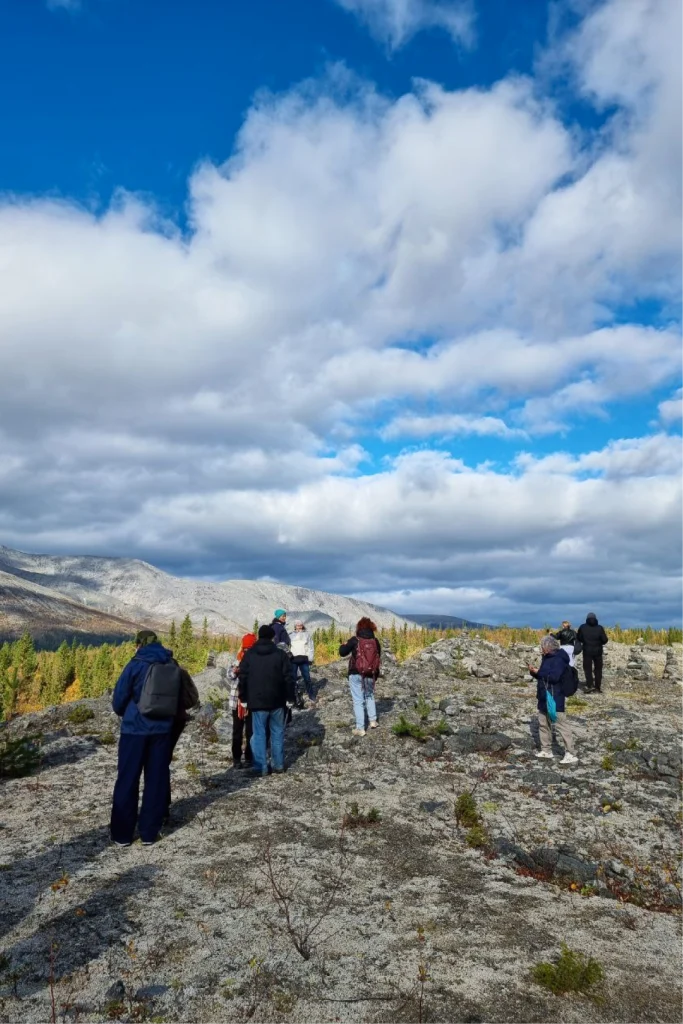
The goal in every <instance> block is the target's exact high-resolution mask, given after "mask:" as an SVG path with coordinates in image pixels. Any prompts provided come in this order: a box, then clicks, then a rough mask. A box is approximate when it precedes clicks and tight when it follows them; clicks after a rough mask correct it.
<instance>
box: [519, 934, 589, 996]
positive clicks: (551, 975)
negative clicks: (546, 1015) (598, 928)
mask: <svg viewBox="0 0 683 1024" xmlns="http://www.w3.org/2000/svg"><path fill="white" fill-rule="evenodd" d="M561 948H562V952H561V953H560V955H559V957H558V958H557V960H556V962H555V963H553V964H549V963H540V964H536V966H535V967H533V968H532V970H531V975H532V977H533V979H534V981H536V982H537V983H538V984H539V985H542V986H543V987H544V988H547V989H550V991H551V992H553V993H554V994H555V995H561V994H562V993H563V992H586V991H587V990H588V989H589V988H591V986H592V985H595V984H596V982H598V981H602V979H603V978H604V976H605V972H604V971H603V969H602V966H601V964H600V963H599V962H598V961H597V960H594V959H593V958H592V957H587V956H585V955H584V954H583V953H579V952H577V951H576V950H574V949H570V948H569V946H567V944H566V943H565V942H563V943H562V947H561Z"/></svg>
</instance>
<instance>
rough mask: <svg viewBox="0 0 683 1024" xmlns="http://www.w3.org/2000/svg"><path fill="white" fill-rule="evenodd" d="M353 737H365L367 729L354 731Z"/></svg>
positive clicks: (352, 731)
mask: <svg viewBox="0 0 683 1024" xmlns="http://www.w3.org/2000/svg"><path fill="white" fill-rule="evenodd" d="M351 735H352V736H365V729H352V730H351Z"/></svg>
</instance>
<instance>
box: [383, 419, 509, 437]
mask: <svg viewBox="0 0 683 1024" xmlns="http://www.w3.org/2000/svg"><path fill="white" fill-rule="evenodd" d="M380 433H381V435H382V437H383V438H384V439H385V440H390V439H391V438H396V437H419V438H425V437H433V436H435V435H440V436H442V437H454V436H456V435H458V434H474V435H476V436H479V437H519V436H524V432H523V431H521V430H515V429H513V428H511V427H508V425H507V424H506V423H505V421H504V420H501V419H499V418H498V417H497V416H474V415H469V414H468V415H458V414H454V415H451V414H448V413H444V414H442V415H434V416H414V415H406V416H397V417H396V418H395V419H393V420H391V422H390V423H388V424H387V426H386V427H383V428H382V430H381V431H380Z"/></svg>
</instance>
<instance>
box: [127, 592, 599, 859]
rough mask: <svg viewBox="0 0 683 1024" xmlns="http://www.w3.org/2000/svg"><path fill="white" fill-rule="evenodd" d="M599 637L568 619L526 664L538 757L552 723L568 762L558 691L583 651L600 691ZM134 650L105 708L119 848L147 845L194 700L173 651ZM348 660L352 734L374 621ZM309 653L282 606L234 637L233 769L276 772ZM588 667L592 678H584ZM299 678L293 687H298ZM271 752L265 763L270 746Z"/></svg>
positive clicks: (343, 652)
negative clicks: (115, 745)
mask: <svg viewBox="0 0 683 1024" xmlns="http://www.w3.org/2000/svg"><path fill="white" fill-rule="evenodd" d="M606 643H607V635H606V633H605V631H604V629H603V627H602V626H601V625H600V624H599V623H598V620H597V618H596V616H595V615H594V614H593V613H591V614H589V615H588V616H587V617H586V621H585V623H584V624H583V625H582V626H580V627H579V629H578V631H577V632H575V631H574V630H573V629H572V627H571V624H570V623H569V622H566V621H565V622H563V623H562V628H561V629H560V630H559V631H558V632H557V633H554V634H549V635H548V636H545V637H544V638H543V640H542V641H541V654H542V658H541V664H540V666H539V667H538V668H535V667H532V666H529V671H530V672H531V674H532V676H533V677H534V678H535V679H536V683H537V694H536V695H537V706H538V724H539V733H540V740H541V749H540V750H539V751H537V752H536V756H537V757H540V758H552V757H553V752H552V738H553V736H552V728H553V725H554V726H555V727H556V728H557V731H558V733H559V735H560V738H561V739H562V741H563V743H564V746H565V755H564V758H563V759H562V761H561V762H560V763H561V764H576V763H577V761H578V758H577V757H576V754H575V753H574V745H573V738H572V733H571V729H570V727H569V723H568V721H567V717H566V713H565V700H566V697H567V696H569V695H571V694H572V693H575V692H576V689H577V686H578V673H577V672H576V668H575V659H576V656H577V655H578V654H583V665H584V671H585V674H586V684H587V687H588V688H589V690H594V692H596V693H600V692H601V687H602V650H603V647H604V645H605V644H606ZM135 646H136V652H135V654H134V656H133V658H132V659H131V660H130V661H129V662H128V664H127V665H126V667H125V668H124V670H123V672H122V673H121V675H120V677H119V679H118V682H117V683H116V687H115V689H114V694H113V697H112V706H113V708H114V711H115V712H116V714H117V715H119V717H120V718H121V736H120V739H119V749H118V773H117V779H116V784H115V786H114V795H113V800H112V813H111V837H112V840H113V841H114V842H115V843H116V844H117V845H118V846H130V845H131V843H132V842H133V837H134V834H135V829H136V826H137V827H138V829H139V834H140V839H141V841H142V843H143V845H151V844H152V843H154V842H156V840H157V839H158V837H159V834H160V832H161V828H162V825H163V824H164V821H165V820H167V819H168V816H169V814H170V806H171V777H170V764H171V758H172V756H173V751H174V748H175V746H176V744H177V742H178V740H179V739H180V736H181V735H182V732H183V729H184V728H185V726H186V724H187V721H188V711H189V710H190V709H191V708H193V707H196V706H197V705H198V704H199V694H198V692H197V688H196V686H195V684H194V682H193V680H192V678H191V677H190V675H189V673H188V672H187V670H186V669H184V668H182V666H180V665H178V663H177V662H176V661H175V659H174V658H173V652H172V651H169V650H167V649H166V648H165V647H163V646H162V644H161V643H159V640H158V638H157V635H156V633H154V631H153V630H149V629H143V630H140V632H139V633H137V635H136V637H135ZM339 655H340V657H342V658H345V657H348V658H349V663H348V679H349V690H350V694H351V700H352V703H353V713H354V719H355V723H354V728H353V730H352V731H353V735H354V736H357V737H362V736H365V734H366V730H367V729H376V728H377V725H378V722H377V703H376V700H375V685H376V683H377V679H378V678H379V675H380V668H381V657H382V648H381V645H380V642H379V640H378V638H377V627H376V626H375V624H374V622H372V621H371V619H369V618H365V617H364V618H362V619H360V620H359V622H358V623H357V625H356V630H355V632H354V635H353V636H351V637H349V639H348V640H346V641H345V642H344V643H342V644H341V645H340V647H339ZM314 658H315V648H314V643H313V637H312V636H311V635H310V634H309V633H308V631H307V630H306V627H305V624H304V623H303V622H302V621H297V622H295V624H294V631H293V632H292V633H291V634H290V633H289V631H288V630H287V613H286V611H285V610H284V609H283V608H278V609H276V611H275V614H274V616H273V621H272V622H271V623H270V625H264V626H261V627H260V628H259V630H258V634H257V635H255V634H254V633H246V634H245V635H244V636H243V637H242V642H241V645H240V649H239V651H238V654H237V657H236V660H235V665H234V666H233V668H232V670H231V673H232V679H231V687H230V694H229V706H230V709H231V711H232V720H233V734H232V758H233V766H234V768H236V769H241V768H251V770H252V772H253V774H254V775H256V776H259V777H262V776H266V775H268V774H270V773H274V774H276V775H279V774H281V773H282V772H284V771H285V751H284V740H285V728H286V725H287V722H288V721H289V720H290V719H291V715H292V709H293V708H294V707H295V706H298V707H299V708H303V707H306V703H305V699H304V696H303V692H304V690H305V693H306V695H307V698H308V707H310V708H315V707H316V706H317V694H316V690H315V686H314V684H313V682H312V681H311V666H312V665H313V662H314ZM593 672H594V673H595V683H593ZM299 677H301V688H300V686H299ZM269 750H270V762H269V756H268V753H269ZM143 773H144V791H143V796H142V804H141V806H140V808H139V811H138V797H139V789H140V779H141V777H142V775H143Z"/></svg>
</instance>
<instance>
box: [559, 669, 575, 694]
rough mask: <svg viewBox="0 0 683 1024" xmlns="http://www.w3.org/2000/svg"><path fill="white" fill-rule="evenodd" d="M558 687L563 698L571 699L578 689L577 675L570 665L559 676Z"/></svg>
mask: <svg viewBox="0 0 683 1024" xmlns="http://www.w3.org/2000/svg"><path fill="white" fill-rule="evenodd" d="M560 686H561V687H562V693H563V694H564V695H565V697H573V696H574V694H575V693H576V691H577V690H578V688H579V673H578V672H577V671H576V669H575V668H572V667H571V665H567V667H566V669H565V670H564V672H563V673H562V675H561V676H560Z"/></svg>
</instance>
